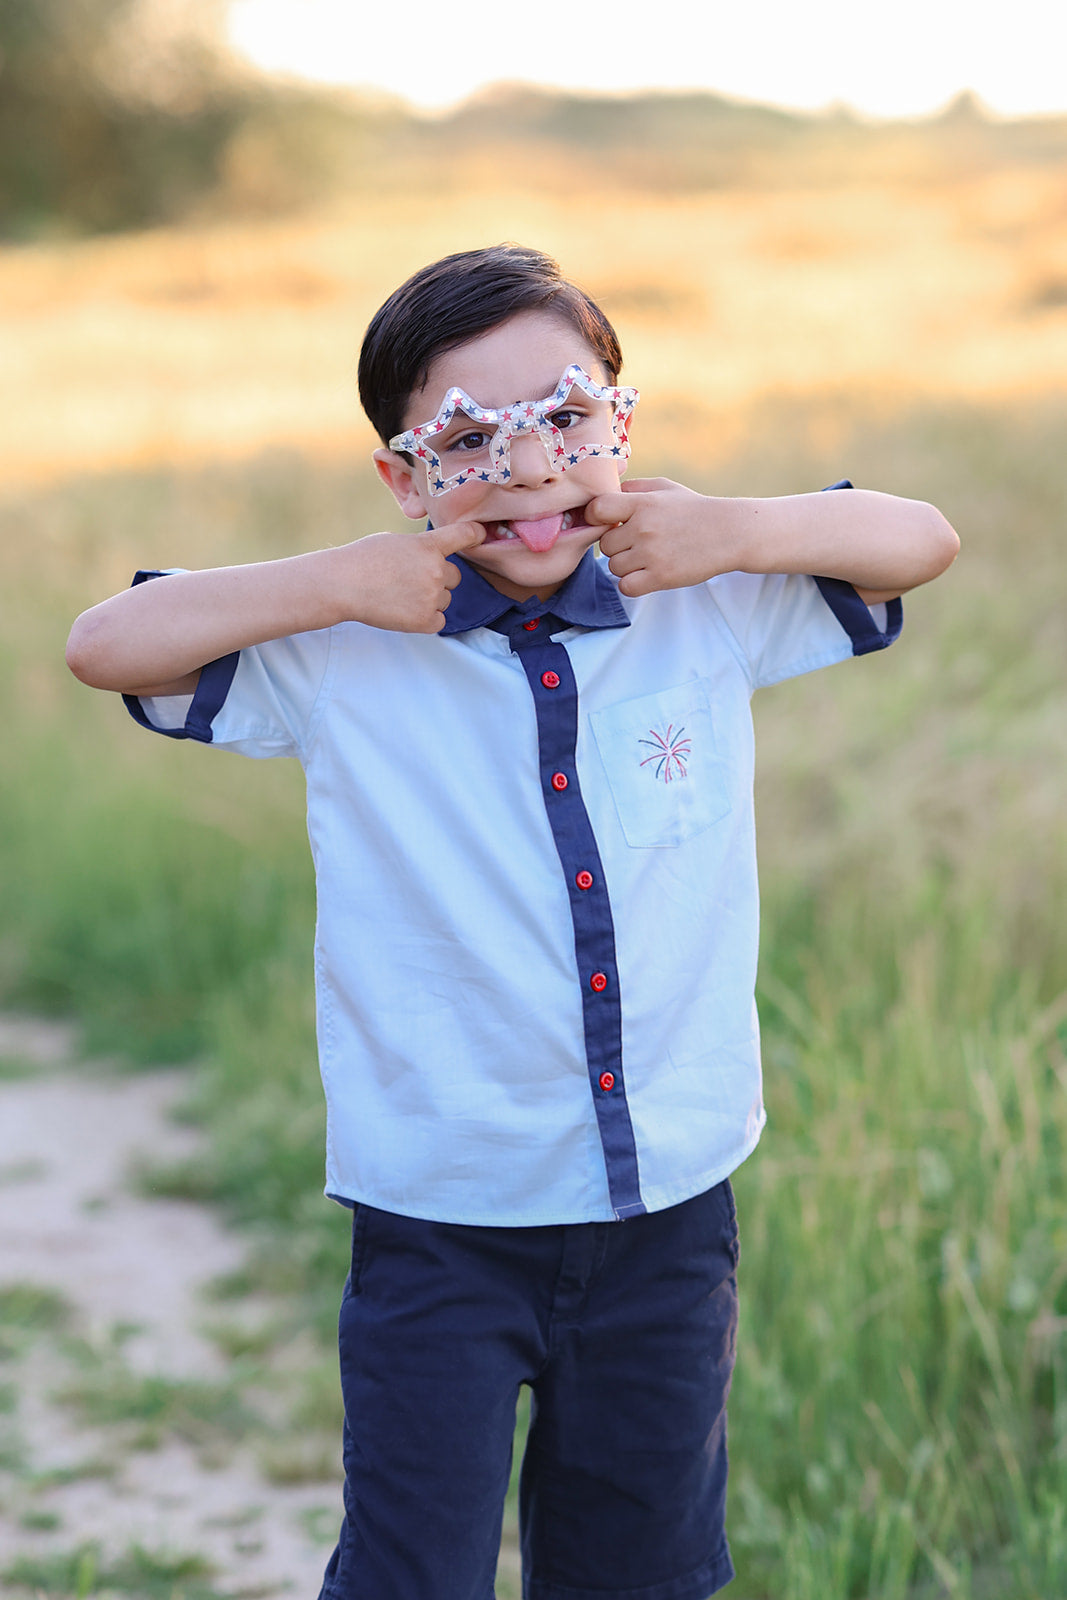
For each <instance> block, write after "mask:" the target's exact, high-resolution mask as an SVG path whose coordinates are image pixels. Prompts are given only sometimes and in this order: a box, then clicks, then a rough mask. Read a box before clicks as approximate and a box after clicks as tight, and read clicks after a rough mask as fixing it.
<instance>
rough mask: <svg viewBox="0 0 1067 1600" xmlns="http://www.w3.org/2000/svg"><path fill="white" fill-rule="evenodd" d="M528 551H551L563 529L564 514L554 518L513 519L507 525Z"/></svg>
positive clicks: (558, 513)
mask: <svg viewBox="0 0 1067 1600" xmlns="http://www.w3.org/2000/svg"><path fill="white" fill-rule="evenodd" d="M507 526H508V527H509V528H510V529H511V531H512V533H514V534H517V535H518V537H519V538H520V539H521V540H522V542H523V544H524V545H525V546H526V548H527V550H536V551H539V552H541V551H544V550H551V548H552V546H553V545H554V544H555V542H556V540H557V539H558V538H559V536H560V533H561V531H562V528H563V512H562V511H557V512H556V514H555V516H552V517H512V519H511V521H510V522H509V523H508V524H507Z"/></svg>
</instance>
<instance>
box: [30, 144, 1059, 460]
mask: <svg viewBox="0 0 1067 1600" xmlns="http://www.w3.org/2000/svg"><path fill="white" fill-rule="evenodd" d="M369 207H372V209H369ZM501 238H514V239H520V240H522V241H524V242H530V243H534V244H538V245H540V246H542V247H543V248H545V249H547V250H549V251H551V252H552V253H554V254H556V255H557V256H558V257H559V258H560V259H561V261H562V262H563V264H564V267H565V269H566V271H567V272H568V273H569V274H571V275H573V276H574V277H576V278H577V279H578V280H579V281H581V282H583V283H585V284H586V285H587V286H588V287H589V288H591V289H592V290H593V291H594V292H595V293H597V294H599V295H600V296H601V298H602V299H603V301H604V303H605V305H606V307H607V309H608V310H609V312H611V313H612V314H613V315H614V316H615V318H616V320H617V323H618V326H619V328H620V332H621V334H622V338H623V344H624V348H625V349H626V353H627V372H628V375H629V376H630V378H631V380H632V381H636V382H637V383H639V384H640V386H641V389H642V391H643V394H644V397H645V405H644V406H643V407H642V427H643V430H644V440H645V444H646V447H647V448H648V450H649V451H650V453H652V454H653V455H656V454H659V453H660V452H659V441H660V439H661V438H662V437H663V430H664V428H665V427H666V426H668V425H670V424H671V422H672V420H673V419H676V418H677V416H678V407H679V403H680V402H681V401H682V397H683V396H684V397H685V398H684V403H685V405H686V408H687V412H690V415H692V412H691V408H692V405H693V392H694V386H697V387H698V390H699V403H698V405H697V408H696V422H697V427H698V433H699V441H698V442H699V444H700V447H701V450H702V452H703V453H704V454H705V456H706V457H707V458H710V459H712V460H714V459H716V458H721V456H722V455H723V454H724V453H728V452H730V451H732V450H733V449H734V448H735V447H736V445H737V442H738V438H739V435H740V433H741V430H742V428H743V426H744V424H745V420H746V416H747V415H750V414H751V410H752V408H753V406H754V405H756V404H758V403H759V402H760V401H762V400H765V399H766V398H767V397H768V396H773V395H783V394H784V395H787V396H792V397H794V398H795V397H797V396H798V395H812V396H827V395H831V396H848V397H851V398H852V399H855V400H859V401H861V402H862V403H863V404H864V405H865V406H867V407H874V408H876V409H877V408H885V409H886V410H889V411H892V410H896V409H897V408H898V407H900V406H902V405H910V404H912V403H914V402H915V401H916V400H925V399H936V398H941V399H944V400H946V401H952V400H958V399H960V398H966V399H974V400H980V401H988V400H990V399H994V398H1001V397H1002V398H1005V399H1008V398H1019V397H1022V396H1029V397H1036V396H1040V395H1042V394H1047V393H1049V392H1050V391H1054V390H1060V389H1062V388H1063V386H1064V382H1065V377H1067V177H1065V176H1064V175H1063V174H1062V173H1060V172H1057V171H1056V170H1055V169H1051V170H1049V169H1045V170H1033V169H1031V170H1014V171H1003V170H1002V171H1000V172H998V173H988V174H985V175H982V176H978V177H974V178H971V179H970V180H968V181H966V182H960V183H956V184H954V185H951V186H950V185H949V184H947V183H945V182H943V181H941V182H938V181H935V180H933V179H931V181H930V182H929V183H928V184H927V185H925V186H923V185H922V184H921V183H917V182H911V183H909V184H907V185H905V184H903V183H901V182H900V181H898V180H882V181H875V180H873V179H872V180H871V181H870V182H869V183H867V184H854V185H852V186H847V187H840V188H837V189H827V188H825V187H823V188H813V189H811V190H803V189H797V188H791V189H786V188H779V189H778V190H773V189H772V190H768V189H766V188H764V189H761V190H760V191H759V192H756V191H751V192H749V191H745V190H738V189H729V190H721V191H718V192H713V193H702V194H697V195H680V196H679V195H674V196H670V197H668V198H664V199H655V198H649V197H648V196H647V195H637V194H635V195H633V196H629V197H627V196H621V195H620V194H619V193H618V191H614V192H611V193H602V192H600V193H597V192H591V193H589V194H587V195H584V196H581V197H576V196H574V195H571V196H570V197H568V198H567V199H565V200H553V199H552V198H551V197H550V196H548V195H546V194H545V193H544V192H533V191H531V192H526V193H524V192H522V191H521V190H519V189H517V188H512V189H509V190H508V191H507V192H506V193H504V194H503V196H502V198H501V199H500V200H499V202H494V201H491V200H490V197H489V190H488V188H487V189H485V190H482V191H479V192H478V193H474V194H467V195H466V196H457V195H455V194H449V195H447V196H442V197H441V198H440V199H437V200H434V199H426V198H424V197H420V198H417V199H412V198H404V197H395V196H394V197H391V198H385V199H375V200H374V201H373V203H371V202H366V203H364V204H363V205H362V207H361V209H360V210H358V211H357V210H356V209H355V206H354V205H352V204H350V205H349V206H348V207H347V208H345V207H336V206H335V207H333V208H332V209H331V210H329V211H325V212H320V213H318V214H317V215H314V216H305V217H302V218H300V219H296V220H294V219H291V218H290V219H288V220H284V221H273V222H259V223H248V224H244V225H223V224H217V225H211V226H201V227H199V228H195V229H186V230H182V231H167V230H160V231H157V232H153V233H148V234H142V235H131V236H125V237H121V238H112V239H104V240H94V241H91V242H85V243H79V244H65V245H59V244H57V245H43V246H35V247H29V248H20V249H11V250H7V251H5V252H3V253H2V254H0V350H2V356H0V406H2V408H3V414H4V416H5V419H6V420H5V430H4V431H5V440H6V449H5V451H4V452H3V456H2V459H0V483H2V484H4V485H6V486H8V487H11V488H14V487H20V486H26V487H29V486H32V485H33V484H40V483H44V482H47V481H50V480H54V479H56V478H62V477H65V476H67V475H69V474H72V473H78V472H82V471H85V470H94V469H114V468H116V467H123V466H144V465H147V464H154V463H169V464H178V463H196V462H199V461H204V460H208V459H213V458H219V457H227V458H240V457H242V456H245V455H248V454H251V453H253V452H255V451H257V450H259V449H261V448H262V447H263V446H264V445H269V444H288V445H293V446H296V447H299V448H300V449H302V450H306V451H309V452H311V453H320V452H321V453H323V454H326V455H331V456H333V455H338V454H341V453H345V454H347V453H349V452H350V451H352V450H355V451H357V452H358V453H362V452H363V451H364V450H366V449H367V448H369V447H370V444H371V442H372V441H371V438H370V434H369V430H368V429H367V426H366V424H365V422H364V421H363V419H362V416H361V414H360V412H359V408H358V403H357V400H356V394H355V358H356V352H357V350H358V345H359V340H360V337H361V335H362V331H363V328H364V326H365V325H366V322H367V320H368V318H369V316H370V315H371V313H372V312H373V310H374V308H375V307H376V305H377V304H378V303H379V302H380V301H381V300H382V299H383V298H384V296H385V295H386V294H387V293H388V292H389V290H390V289H391V288H393V287H394V285H395V284H396V283H398V282H400V281H401V280H402V278H403V277H405V276H406V275H407V274H408V273H409V272H411V271H413V270H414V269H415V268H416V267H418V266H420V265H421V264H422V263H424V262H425V261H428V260H431V259H433V258H434V257H435V256H437V255H440V254H444V253H445V252H447V251H449V250H455V249H462V248H466V247H469V246H471V245H474V244H479V243H487V242H491V241H494V240H497V239H501ZM640 453H643V452H639V459H640Z"/></svg>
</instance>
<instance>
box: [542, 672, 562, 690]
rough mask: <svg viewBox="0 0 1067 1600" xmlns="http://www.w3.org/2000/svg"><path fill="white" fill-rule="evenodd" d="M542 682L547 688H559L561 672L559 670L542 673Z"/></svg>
mask: <svg viewBox="0 0 1067 1600" xmlns="http://www.w3.org/2000/svg"><path fill="white" fill-rule="evenodd" d="M541 682H542V683H543V684H544V686H545V688H546V689H558V688H559V673H558V672H542V674H541Z"/></svg>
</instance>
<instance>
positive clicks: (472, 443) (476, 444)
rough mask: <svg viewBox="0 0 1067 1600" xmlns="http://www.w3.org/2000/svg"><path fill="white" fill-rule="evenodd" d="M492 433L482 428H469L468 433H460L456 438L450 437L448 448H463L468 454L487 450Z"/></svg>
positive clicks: (446, 447)
mask: <svg viewBox="0 0 1067 1600" xmlns="http://www.w3.org/2000/svg"><path fill="white" fill-rule="evenodd" d="M489 438H490V435H489V434H488V433H485V432H483V430H482V429H480V428H468V430H467V432H466V433H458V434H457V435H456V436H455V438H454V439H449V441H448V443H447V445H446V446H445V449H446V450H462V451H465V452H466V453H468V454H471V453H477V451H479V450H485V449H486V448H487V447H488V444H489Z"/></svg>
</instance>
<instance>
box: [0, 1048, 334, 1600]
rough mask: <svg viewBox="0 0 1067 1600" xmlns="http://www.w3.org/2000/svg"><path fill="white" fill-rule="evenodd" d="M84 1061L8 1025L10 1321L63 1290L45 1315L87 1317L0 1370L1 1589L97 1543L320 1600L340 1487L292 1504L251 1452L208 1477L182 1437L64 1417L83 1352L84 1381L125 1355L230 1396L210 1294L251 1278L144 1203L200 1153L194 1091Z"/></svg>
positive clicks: (228, 1255)
mask: <svg viewBox="0 0 1067 1600" xmlns="http://www.w3.org/2000/svg"><path fill="white" fill-rule="evenodd" d="M72 1043H73V1039H72V1036H71V1035H70V1033H69V1032H68V1031H67V1030H65V1029H63V1028H61V1027H57V1026H55V1025H51V1024H43V1023H40V1022H37V1021H33V1020H31V1019H19V1018H12V1017H6V1018H0V1068H3V1069H4V1070H3V1073H2V1077H0V1302H2V1301H3V1299H4V1296H5V1294H6V1304H7V1306H8V1311H9V1319H10V1312H11V1305H12V1298H13V1296H12V1292H13V1291H17V1290H19V1289H20V1288H21V1289H22V1290H24V1291H27V1292H26V1294H24V1296H23V1299H24V1300H25V1301H26V1303H27V1304H30V1303H31V1302H33V1300H34V1296H33V1293H32V1292H31V1291H45V1295H44V1296H42V1295H40V1294H38V1296H37V1299H38V1301H43V1302H44V1303H48V1297H49V1295H51V1296H52V1298H53V1301H54V1296H55V1295H61V1296H62V1297H63V1298H64V1300H65V1301H66V1302H68V1303H69V1306H70V1308H71V1309H70V1316H69V1323H68V1326H67V1328H66V1329H65V1330H64V1339H65V1340H66V1344H65V1345H64V1342H63V1341H62V1340H59V1339H52V1338H50V1337H47V1336H45V1335H44V1334H41V1333H35V1332H33V1330H32V1329H28V1330H23V1335H22V1337H21V1338H20V1337H19V1335H18V1330H17V1328H16V1330H15V1334H14V1335H11V1334H10V1332H9V1343H8V1346H7V1347H6V1350H5V1354H6V1359H5V1360H3V1361H0V1396H2V1400H0V1410H2V1411H3V1412H4V1413H6V1414H5V1415H0V1426H4V1427H5V1432H4V1433H3V1434H0V1573H2V1572H4V1571H6V1570H8V1569H10V1568H11V1566H12V1564H13V1563H14V1562H15V1561H16V1560H17V1559H19V1558H22V1559H23V1560H25V1559H27V1558H36V1559H38V1560H40V1559H42V1558H45V1557H48V1556H49V1555H55V1554H56V1553H57V1552H69V1551H71V1550H72V1549H75V1548H77V1547H78V1546H79V1545H81V1544H83V1543H85V1542H86V1541H98V1542H99V1543H100V1545H101V1547H102V1556H101V1568H102V1569H103V1568H106V1566H107V1564H108V1562H109V1561H112V1560H114V1559H116V1558H118V1557H120V1556H121V1555H122V1553H123V1552H125V1551H127V1550H128V1549H129V1548H130V1547H131V1546H132V1545H140V1546H142V1547H143V1548H144V1549H146V1550H148V1551H150V1552H153V1553H156V1554H157V1555H158V1556H159V1558H160V1560H161V1561H162V1562H163V1564H164V1565H165V1562H166V1560H167V1559H170V1560H172V1561H173V1560H174V1559H175V1558H176V1557H177V1556H179V1555H181V1556H189V1555H194V1556H197V1557H200V1558H202V1559H204V1560H205V1561H207V1562H209V1563H210V1564H211V1566H212V1568H213V1569H214V1570H213V1575H212V1577H211V1579H210V1582H211V1584H212V1586H213V1587H215V1588H217V1589H218V1590H220V1591H222V1592H224V1593H226V1594H243V1595H251V1594H258V1595H267V1594H274V1593H279V1594H292V1595H295V1596H301V1597H311V1596H314V1595H315V1594H317V1593H318V1588H319V1583H320V1581H321V1576H322V1569H323V1565H324V1563H325V1560H326V1558H327V1556H328V1554H329V1550H330V1548H331V1546H332V1543H333V1539H334V1537H335V1535H336V1530H337V1525H338V1522H339V1519H340V1489H339V1481H337V1480H335V1481H332V1482H329V1483H324V1484H310V1485H300V1486H299V1487H292V1488H289V1487H284V1488H280V1487H278V1486H276V1485H272V1484H270V1483H268V1482H266V1481H265V1480H264V1478H263V1477H262V1475H261V1474H260V1473H259V1472H258V1471H257V1469H256V1466H255V1462H254V1460H253V1459H252V1457H251V1454H250V1452H249V1453H246V1452H245V1451H244V1449H243V1448H242V1447H240V1446H238V1447H236V1448H235V1449H233V1450H232V1451H226V1452H224V1453H223V1455H224V1457H225V1458H224V1459H221V1458H220V1459H218V1460H216V1461H212V1462H211V1463H210V1464H207V1463H205V1459H204V1451H203V1450H202V1449H200V1450H197V1449H194V1448H193V1447H192V1445H189V1444H185V1443H183V1442H182V1441H181V1440H180V1439H175V1438H173V1437H171V1436H167V1437H165V1438H164V1439H163V1442H162V1443H161V1444H160V1445H159V1446H158V1447H157V1448H154V1449H137V1448H131V1447H130V1444H129V1442H128V1437H129V1436H128V1432H127V1434H125V1435H122V1434H121V1433H120V1434H119V1436H118V1438H119V1441H120V1442H119V1443H118V1444H117V1442H116V1440H117V1436H116V1430H115V1428H114V1427H111V1426H108V1425H106V1424H103V1423H97V1424H96V1425H93V1424H91V1423H89V1422H87V1421H86V1420H85V1419H84V1415H83V1412H80V1411H79V1409H78V1408H77V1407H72V1406H71V1404H70V1403H69V1401H68V1402H66V1403H63V1402H60V1401H59V1400H58V1399H57V1398H56V1396H57V1392H62V1391H63V1389H64V1388H65V1387H67V1386H69V1384H70V1383H71V1382H72V1381H76V1380H77V1378H78V1362H77V1359H76V1356H75V1355H71V1354H69V1352H70V1351H72V1350H73V1351H75V1352H76V1351H77V1350H80V1351H81V1360H82V1377H83V1378H84V1364H85V1360H86V1354H85V1353H86V1351H88V1352H90V1353H91V1352H93V1351H97V1352H101V1351H102V1352H104V1356H102V1357H101V1359H102V1360H103V1359H105V1358H106V1359H113V1356H114V1353H115V1352H116V1351H117V1352H120V1353H121V1360H122V1370H123V1371H124V1372H127V1373H128V1372H131V1371H132V1372H133V1373H134V1374H137V1375H140V1376H141V1377H152V1376H161V1377H163V1378H165V1379H167V1380H190V1381H192V1380H196V1381H200V1380H207V1381H212V1380H215V1381H217V1380H219V1379H222V1378H223V1377H224V1376H225V1365H226V1364H225V1361H224V1359H223V1357H222V1356H221V1355H220V1353H219V1350H218V1348H217V1346H216V1345H215V1344H213V1343H212V1342H211V1341H210V1340H209V1339H208V1338H206V1337H204V1335H203V1333H202V1331H201V1328H202V1324H203V1323H204V1322H205V1320H206V1318H207V1310H206V1307H205V1305H204V1302H203V1299H202V1291H203V1289H204V1287H205V1285H206V1284H208V1283H209V1282H210V1281H211V1280H212V1279H213V1278H215V1277H217V1276H218V1275H219V1274H221V1273H226V1272H230V1271H232V1270H234V1269H235V1268H236V1267H238V1266H239V1265H240V1263H241V1259H242V1251H241V1247H240V1243H239V1241H238V1240H237V1239H236V1238H235V1237H234V1236H233V1235H232V1234H230V1233H227V1232H226V1231H225V1230H224V1229H223V1228H222V1227H221V1226H220V1225H219V1223H218V1221H217V1220H216V1219H215V1218H214V1216H213V1215H212V1213H211V1212H210V1211H209V1210H208V1209H207V1208H206V1207H203V1206H199V1205H195V1204H192V1203H187V1202H184V1201H178V1200H170V1199H167V1200H161V1199H151V1198H142V1197H140V1196H139V1195H138V1194H137V1193H136V1192H135V1191H134V1190H132V1189H131V1187H130V1183H129V1178H130V1174H131V1172H135V1171H136V1168H137V1165H138V1163H142V1162H144V1161H146V1160H157V1161H158V1160H160V1159H164V1160H172V1159H176V1158H180V1157H182V1156H185V1155H188V1154H189V1153H190V1151H191V1150H192V1149H194V1148H195V1144H196V1135H195V1134H194V1133H193V1132H192V1131H191V1130H189V1129H188V1128H183V1127H181V1126H180V1125H178V1124H177V1123H175V1122H174V1121H173V1120H172V1119H171V1117H170V1115H169V1113H170V1111H171V1108H172V1107H173V1105H174V1104H175V1101H176V1100H177V1099H178V1098H179V1096H180V1095H181V1093H182V1090H183V1087H184V1079H183V1075H182V1074H181V1073H176V1072H156V1073H152V1074H142V1075H138V1076H129V1075H123V1076H119V1075H117V1074H115V1073H114V1072H112V1071H110V1070H108V1068H107V1067H106V1066H105V1065H101V1066H100V1067H99V1068H95V1069H94V1068H92V1067H87V1066H86V1064H84V1063H82V1064H80V1065H79V1066H78V1067H77V1069H76V1070H75V1069H74V1067H73V1066H72V1065H71V1046H72ZM55 1303H58V1302H55ZM16 1320H17V1319H16ZM12 1338H14V1343H12V1342H11V1340H12ZM0 1348H2V1347H0ZM65 1350H66V1351H67V1352H68V1353H67V1354H65V1353H64V1351H65ZM109 1351H110V1352H111V1353H112V1355H111V1356H108V1352H109ZM93 1370H94V1371H95V1370H96V1369H95V1368H94V1369H93ZM5 1441H6V1443H5ZM122 1441H125V1443H123V1442H122ZM5 1592H6V1591H5Z"/></svg>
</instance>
